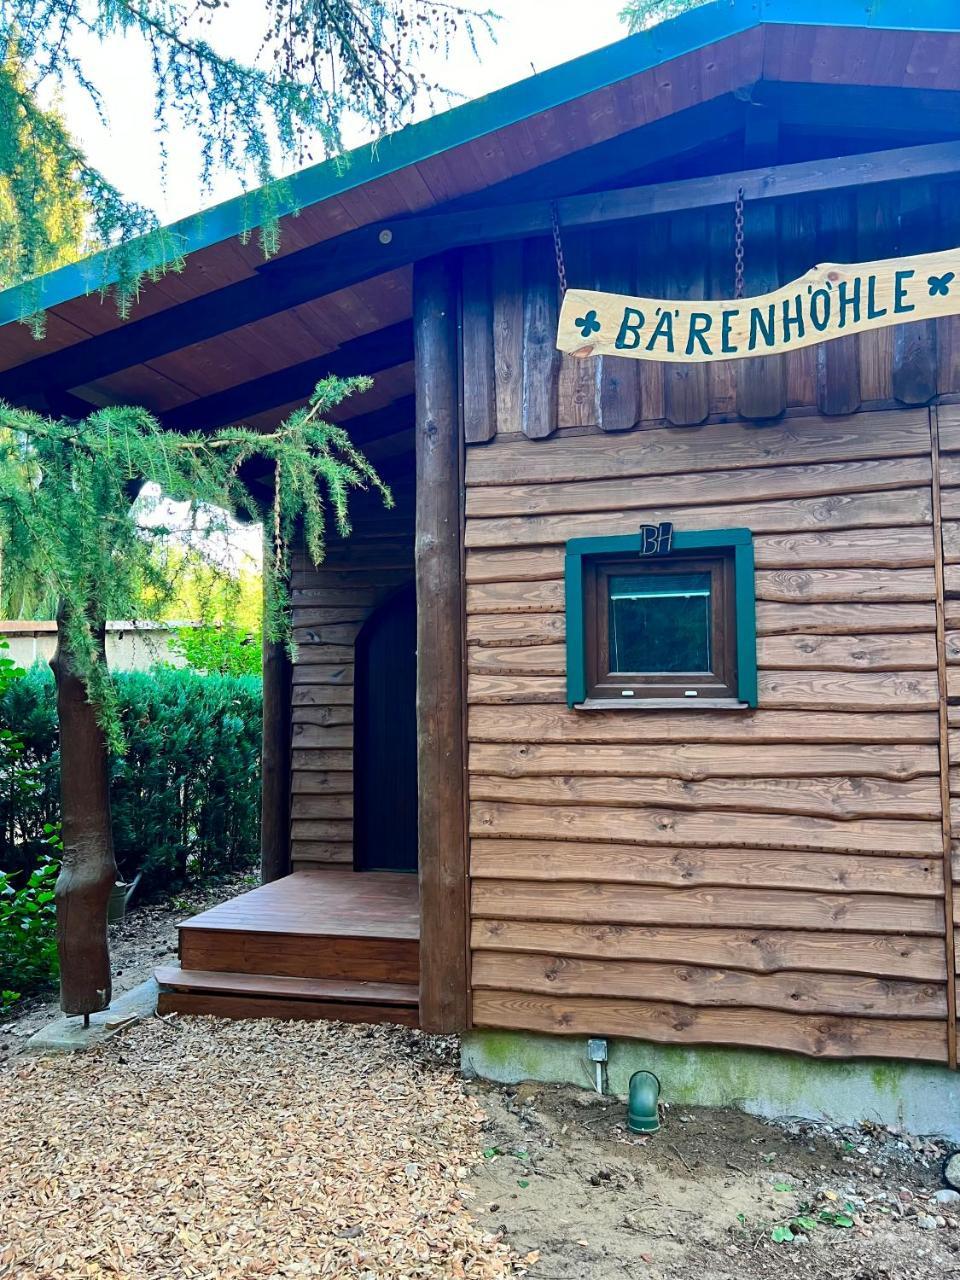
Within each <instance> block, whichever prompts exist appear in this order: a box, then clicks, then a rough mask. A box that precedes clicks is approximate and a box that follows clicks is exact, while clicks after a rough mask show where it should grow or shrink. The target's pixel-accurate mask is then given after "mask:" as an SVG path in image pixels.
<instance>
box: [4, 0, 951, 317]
mask: <svg viewBox="0 0 960 1280" xmlns="http://www.w3.org/2000/svg"><path fill="white" fill-rule="evenodd" d="M951 10H952V12H953V16H952V17H951V13H950V11H951ZM763 23H768V24H781V25H792V26H832V27H880V28H884V29H888V30H909V31H931V32H937V31H942V32H948V31H960V9H958V6H957V5H956V3H955V0H714V2H713V3H709V4H706V5H703V6H702V7H700V8H697V9H693V10H691V11H689V12H688V13H685V14H682V15H680V16H679V17H677V18H674V19H672V20H671V21H669V22H664V23H661V24H659V25H658V26H656V27H653V28H651V29H650V30H649V31H643V32H640V33H638V34H637V35H633V36H626V37H625V38H624V39H623V40H618V41H616V42H615V43H613V44H610V45H606V46H604V47H603V48H601V49H596V50H592V51H591V52H590V53H586V54H584V55H583V56H582V57H580V58H575V59H573V60H572V61H570V62H565V63H562V64H561V65H560V66H557V67H551V68H550V69H549V70H548V71H543V72H541V73H540V74H538V75H534V76H530V77H528V78H527V79H525V80H520V81H517V82H516V83H515V84H512V85H507V86H506V87H505V88H503V89H498V90H496V92H494V93H490V94H487V95H485V96H483V97H480V98H475V99H473V100H472V101H470V102H466V103H463V104H462V105H461V106H457V107H453V108H451V109H450V110H448V111H444V112H441V113H440V114H439V115H436V116H431V117H430V118H429V119H427V120H422V121H419V122H418V123H416V124H411V125H407V126H406V128H404V129H400V130H398V132H396V133H393V134H388V135H387V136H386V137H384V138H382V139H380V140H379V141H377V142H374V143H365V144H363V145H362V146H359V147H356V148H354V149H353V150H352V151H350V152H348V153H347V154H346V155H345V156H343V157H340V158H336V159H333V160H325V161H322V162H321V163H320V164H316V165H313V166H311V167H310V168H308V169H303V170H300V171H299V172H298V173H295V174H293V175H291V176H290V177H289V178H287V179H285V180H284V188H283V196H282V199H281V200H280V202H279V204H278V205H277V206H276V208H275V212H276V213H277V215H278V216H280V217H284V216H287V215H289V214H292V213H295V212H296V211H298V210H300V209H304V208H306V207H308V206H310V205H313V204H318V203H320V202H321V201H323V200H326V199H329V198H330V197H331V196H335V195H339V194H341V193H343V192H345V191H349V190H351V189H352V188H355V187H358V186H362V185H363V184H364V183H366V182H370V181H372V180H373V179H375V178H379V177H384V176H385V175H387V174H390V173H396V172H397V171H398V170H401V169H404V168H406V167H408V166H409V165H412V164H417V163H419V162H421V161H423V160H426V159H429V158H430V157H431V156H434V155H438V154H440V153H441V152H444V151H449V150H452V149H453V148H454V147H458V146H462V145H464V144H465V143H467V142H472V141H475V140H476V139H477V138H481V137H483V136H484V135H486V134H489V133H494V132H496V131H497V130H498V129H503V128H506V127H507V126H509V125H511V124H516V123H518V122H519V121H521V120H525V119H528V118H529V117H531V116H534V115H538V114H539V113H541V112H543V111H549V110H550V109H551V108H554V107H558V106H561V105H562V104H563V103H566V102H570V101H572V100H573V99H575V98H578V97H582V96H584V95H586V94H588V93H593V92H596V91H597V90H599V89H603V88H605V87H607V86H609V85H612V84H616V83H618V82H619V81H621V80H624V79H626V78H628V77H629V76H633V75H637V74H638V73H640V72H642V71H647V70H649V69H650V68H651V67H656V66H659V65H660V64H661V63H664V62H668V61H670V60H671V59H673V58H677V57H681V56H683V55H684V54H688V53H693V52H695V51H696V50H697V49H701V48H703V47H704V46H706V45H710V44H714V43H716V42H717V41H720V40H724V39H729V38H730V37H732V36H736V35H739V34H740V33H742V32H744V31H748V30H750V29H751V28H753V27H756V26H759V25H761V24H763ZM256 195H257V192H256V191H251V192H246V193H244V194H242V195H239V196H235V197H234V198H232V199H231V200H227V201H224V202H222V203H220V204H217V205H214V206H212V207H211V208H210V209H206V210H202V211H200V212H198V213H194V214H190V215H189V216H188V217H186V218H182V219H180V220H179V221H178V222H174V223H171V224H170V225H169V226H168V227H167V228H165V230H166V232H167V234H168V236H169V237H170V238H171V239H172V241H173V243H174V244H175V246H176V247H177V249H178V250H179V252H180V253H182V254H183V255H187V254H191V253H195V252H196V251H197V250H198V249H204V248H207V247H208V246H210V245H213V244H216V243H218V242H220V241H222V240H228V239H230V238H231V237H233V236H238V235H241V234H243V233H245V232H249V231H250V230H251V229H253V230H255V229H256V226H257V222H256V220H255V219H251V206H252V204H253V203H254V202H255V200H256ZM131 243H132V246H133V247H134V249H135V246H136V244H137V242H136V241H133V242H131ZM112 256H113V255H112V253H111V251H110V250H105V251H102V252H100V253H96V254H92V255H91V256H90V257H87V258H82V259H81V260H80V261H79V262H75V263H71V264H70V265H69V266H65V267H60V268H58V269H57V270H55V271H50V272H48V273H47V274H45V275H42V276H39V277H37V278H36V279H34V280H30V281H26V282H25V283H23V284H20V285H16V286H13V287H11V288H9V289H6V290H3V291H0V325H5V324H9V323H11V322H12V321H16V320H22V319H24V317H25V315H26V314H27V313H28V312H30V311H33V310H44V309H46V308H49V307H55V306H57V305H58V304H60V303H63V302H68V301H70V300H71V299H73V298H78V297H83V296H84V295H86V294H88V293H91V292H92V291H94V290H96V289H100V288H103V287H105V286H109V285H110V284H112V283H114V282H115V280H116V271H115V270H113V269H111V259H112ZM144 265H145V267H146V266H149V260H148V259H147V260H145V263H144Z"/></svg>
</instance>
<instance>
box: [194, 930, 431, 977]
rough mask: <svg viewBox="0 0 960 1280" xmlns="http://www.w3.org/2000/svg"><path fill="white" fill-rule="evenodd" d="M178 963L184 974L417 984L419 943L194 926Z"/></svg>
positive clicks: (389, 939) (409, 939)
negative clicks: (233, 974)
mask: <svg viewBox="0 0 960 1280" xmlns="http://www.w3.org/2000/svg"><path fill="white" fill-rule="evenodd" d="M180 963H181V965H182V966H183V968H184V969H190V970H206V971H207V972H218V973H250V974H269V975H272V976H274V977H287V978H315V979H329V980H331V981H335V982H339V981H347V982H409V983H413V984H416V983H417V982H419V980H420V943H419V941H418V940H417V939H416V938H363V937H352V938H348V937H330V936H325V935H323V934H316V933H310V934H300V933H266V932H264V931H258V932H256V933H254V932H245V931H243V930H239V929H206V928H203V927H202V926H197V925H195V924H193V923H192V922H191V924H190V926H189V927H186V926H184V927H181V929H180Z"/></svg>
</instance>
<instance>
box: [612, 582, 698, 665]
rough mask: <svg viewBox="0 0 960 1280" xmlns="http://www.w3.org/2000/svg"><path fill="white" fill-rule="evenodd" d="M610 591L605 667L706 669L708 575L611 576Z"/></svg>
mask: <svg viewBox="0 0 960 1280" xmlns="http://www.w3.org/2000/svg"><path fill="white" fill-rule="evenodd" d="M608 584H609V592H610V602H609V604H610V619H609V623H610V633H609V634H610V640H609V645H610V670H611V671H622V672H631V671H639V672H644V673H655V672H658V671H710V670H712V657H713V655H712V654H711V652H710V639H711V623H710V611H711V599H710V574H709V573H646V574H644V573H637V574H617V575H616V576H613V577H611V578H609V579H608Z"/></svg>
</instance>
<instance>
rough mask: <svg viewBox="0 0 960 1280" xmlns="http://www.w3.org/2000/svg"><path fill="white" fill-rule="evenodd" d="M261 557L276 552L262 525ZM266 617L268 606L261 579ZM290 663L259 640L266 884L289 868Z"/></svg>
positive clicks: (278, 644)
mask: <svg viewBox="0 0 960 1280" xmlns="http://www.w3.org/2000/svg"><path fill="white" fill-rule="evenodd" d="M263 530H264V534H263V555H264V559H266V557H267V556H272V555H273V553H274V548H273V544H272V539H271V536H270V532H269V527H268V523H264V526H263ZM263 582H264V601H263V603H264V613H265V614H266V612H267V608H268V599H267V578H266V575H264V579H263ZM291 671H292V668H291V663H290V655H289V653H288V652H287V646H286V645H285V644H284V643H283V642H282V641H280V640H273V641H272V640H269V639H268V638H267V635H266V630H264V637H263V731H262V733H263V737H262V748H261V757H260V759H261V764H260V880H261V883H262V884H268V883H269V882H270V881H271V880H279V879H280V878H281V877H282V876H285V875H287V873H288V872H289V870H290V751H291V734H292V724H291V713H292V707H291V703H292V701H293V691H292V684H291Z"/></svg>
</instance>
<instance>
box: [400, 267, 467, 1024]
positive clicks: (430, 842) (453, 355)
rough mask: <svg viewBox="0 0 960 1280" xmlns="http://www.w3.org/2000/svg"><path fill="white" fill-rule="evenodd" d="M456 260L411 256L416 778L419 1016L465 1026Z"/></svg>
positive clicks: (425, 1020)
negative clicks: (414, 261)
mask: <svg viewBox="0 0 960 1280" xmlns="http://www.w3.org/2000/svg"><path fill="white" fill-rule="evenodd" d="M459 292H460V291H459V264H458V262H457V261H456V259H454V258H452V257H451V256H450V255H447V256H445V257H442V258H431V259H428V260H426V261H424V262H419V263H417V265H416V267H415V268H414V277H413V326H414V358H415V365H416V405H417V410H416V412H417V423H416V537H415V562H416V582H417V743H418V745H417V779H418V797H419V799H418V806H419V809H418V812H419V875H420V1023H421V1026H422V1027H423V1028H424V1029H425V1030H428V1031H436V1032H453V1031H461V1030H463V1029H464V1028H465V1027H466V1026H467V1021H468V999H467V982H468V975H467V842H466V830H465V822H464V807H463V806H464V746H463V714H464V697H463V656H462V655H463V629H464V627H463V610H464V601H463V578H462V569H461V562H462V509H461V487H462V482H461V449H462V442H461V435H462V432H461V425H460V424H461V404H460V334H459V329H460V314H459V309H460V298H459Z"/></svg>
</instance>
